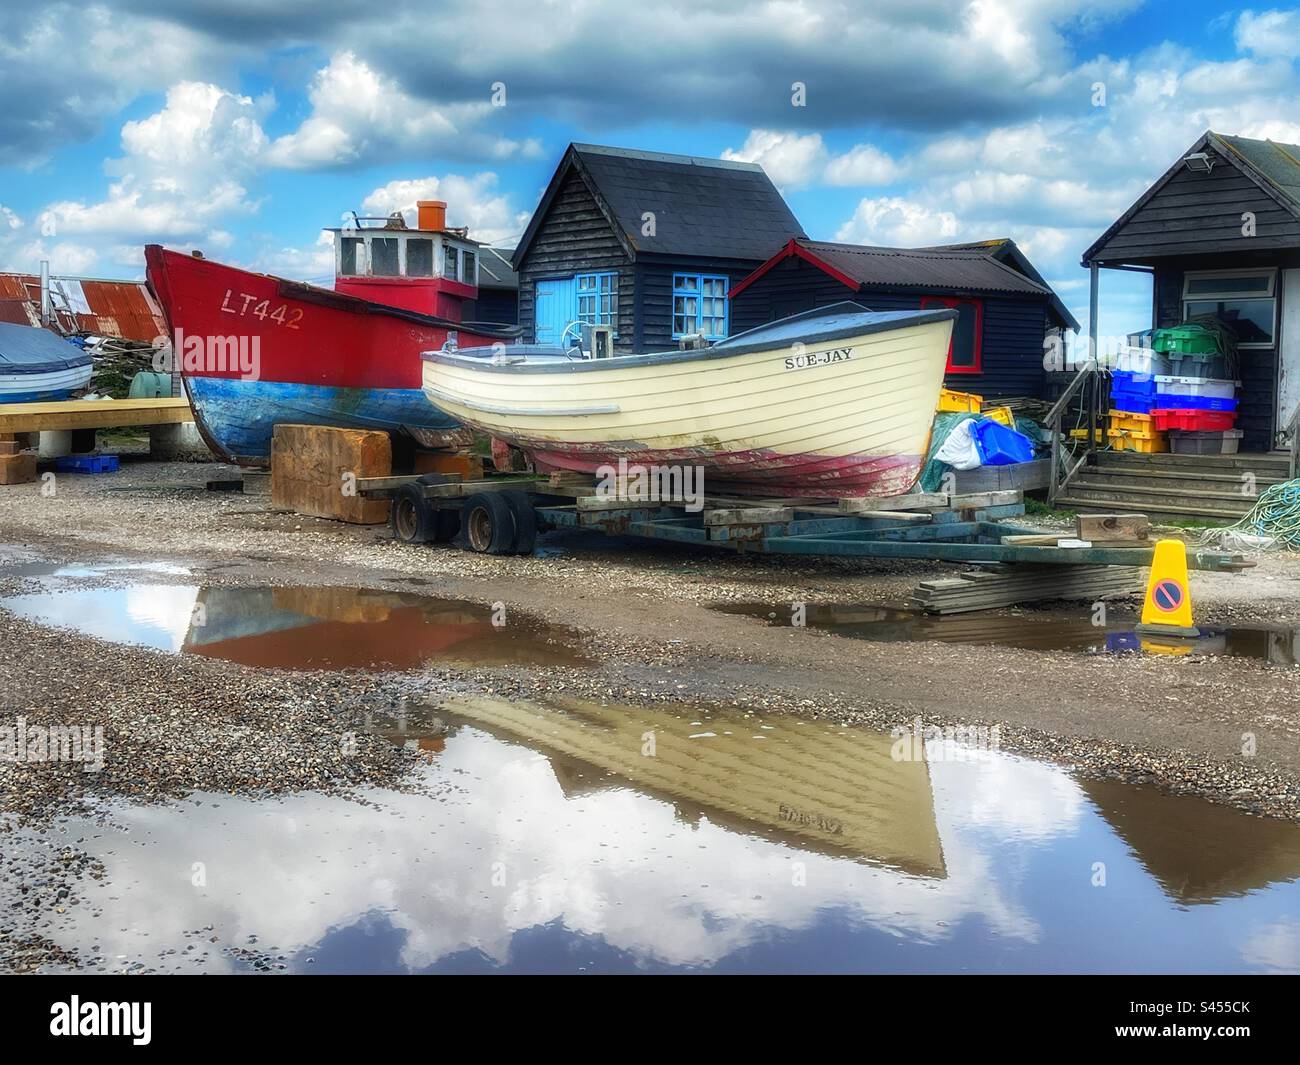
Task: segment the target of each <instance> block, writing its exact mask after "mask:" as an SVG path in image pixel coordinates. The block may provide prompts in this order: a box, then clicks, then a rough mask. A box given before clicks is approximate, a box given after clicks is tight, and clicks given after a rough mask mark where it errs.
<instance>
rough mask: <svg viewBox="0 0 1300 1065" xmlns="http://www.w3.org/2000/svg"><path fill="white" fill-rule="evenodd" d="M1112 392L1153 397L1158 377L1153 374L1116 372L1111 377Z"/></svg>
mask: <svg viewBox="0 0 1300 1065" xmlns="http://www.w3.org/2000/svg"><path fill="white" fill-rule="evenodd" d="M1110 378H1111V380H1110V387H1111V390H1112V391H1120V392H1131V393H1134V394H1137V395H1143V396H1153V395H1155V391H1156V375H1155V374H1153V373H1129V372H1128V371H1125V370H1116V371H1115V372H1114V373H1112V374H1111V375H1110Z"/></svg>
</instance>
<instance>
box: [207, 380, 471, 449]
mask: <svg viewBox="0 0 1300 1065" xmlns="http://www.w3.org/2000/svg"><path fill="white" fill-rule="evenodd" d="M185 387H186V390H187V391H188V392H189V396H190V405H191V406H192V407H193V408H194V415H195V418H196V419H198V422H199V431H200V432H201V433H202V434H203V437H204V439H205V440H206V441H207V443H208V446H209V447H211V448H212V449H213V451H215V452H216V453H217V454H218V455H219V456H220V457H221V458H223V459H225V460H226V461H228V462H238V463H241V464H248V463H265V464H269V463H270V461H271V436H272V434H273V432H274V431H275V425H276V423H277V422H285V423H293V424H297V425H336V426H346V427H347V428H350V429H376V430H382V431H384V432H389V433H401V432H404V431H408V430H426V431H430V432H445V431H447V430H450V429H455V428H456V427H457V425H458V423H457V422H456V420H455V419H454V418H452V417H451V416H450V415H447V414H444V413H443V412H442V411H440V410H438V408H436V407H435V406H433V404H431V403H430V402H429V401H428V400H427V399H425V397H424V393H423V392H421V391H420V389H418V388H334V387H330V386H327V385H303V384H293V383H288V382H283V381H241V380H239V379H238V378H231V377H186V378H185Z"/></svg>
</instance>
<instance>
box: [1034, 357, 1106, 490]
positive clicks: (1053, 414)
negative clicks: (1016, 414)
mask: <svg viewBox="0 0 1300 1065" xmlns="http://www.w3.org/2000/svg"><path fill="white" fill-rule="evenodd" d="M1098 370H1099V366H1098V364H1097V360H1096V359H1088V360H1086V361H1085V362H1084V363H1083V364H1082V365H1081V366H1080V367H1079V371H1078V373H1076V374H1075V375H1074V379H1073V380H1072V381H1071V382H1070V383H1069V384H1068V385H1066V386H1065V391H1064V392H1062V393H1061V398H1060V399H1058V400H1057V401H1056V402H1055V403H1054V404H1053V405H1052V409H1051V410H1050V411H1048V412H1047V417H1046V418H1044V419H1043V421H1044V423H1045V424H1046V426H1047V429H1048V431H1049V432H1050V433H1051V434H1052V469H1051V473H1050V474H1049V476H1048V480H1047V501H1048V503H1049V504H1051V503H1054V502H1055V501H1056V497H1057V496H1058V495H1059V494H1060V493H1061V491H1062V490H1063V489H1064V488H1065V486H1066V485H1068V484H1069V483H1070V480H1071V479H1072V478H1073V477H1074V475H1075V474H1076V473H1078V472H1079V470H1080V468H1081V467H1082V466H1083V465H1084V464H1085V463H1086V462H1087V461H1088V456H1089V455H1091V454H1092V453H1093V452H1094V451H1095V450H1096V449H1097V428H1096V427H1097V403H1096V395H1095V393H1094V394H1093V395H1091V396H1089V397H1088V428H1087V438H1086V440H1085V441H1084V447H1083V454H1082V455H1081V456H1080V457H1079V460H1078V461H1077V462H1075V463H1074V465H1072V466H1071V467H1070V468H1069V469H1068V470H1066V471H1065V475H1064V476H1061V419H1062V417H1063V416H1064V415H1065V412H1066V411H1067V410H1068V409H1069V406H1070V401H1071V400H1072V399H1073V398H1074V397H1075V395H1076V393H1078V392H1079V391H1080V389H1082V388H1083V387H1084V386H1085V385H1086V384H1089V383H1090V382H1091V381H1092V380H1093V375H1094V374H1096V373H1097V371H1098Z"/></svg>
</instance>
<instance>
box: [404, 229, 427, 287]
mask: <svg viewBox="0 0 1300 1065" xmlns="http://www.w3.org/2000/svg"><path fill="white" fill-rule="evenodd" d="M406 276H407V277H432V276H433V241H432V240H428V239H426V238H424V237H408V238H407V240H406Z"/></svg>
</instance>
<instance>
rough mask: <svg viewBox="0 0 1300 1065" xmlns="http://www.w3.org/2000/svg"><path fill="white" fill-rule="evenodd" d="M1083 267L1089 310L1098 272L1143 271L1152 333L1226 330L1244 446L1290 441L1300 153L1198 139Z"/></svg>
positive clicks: (1299, 370) (1298, 333)
mask: <svg viewBox="0 0 1300 1065" xmlns="http://www.w3.org/2000/svg"><path fill="white" fill-rule="evenodd" d="M1083 265H1084V266H1085V267H1088V268H1089V269H1090V270H1091V272H1092V286H1093V293H1092V303H1093V307H1094V308H1095V307H1096V305H1097V301H1098V299H1099V295H1098V287H1099V272H1100V271H1101V270H1102V269H1122V270H1137V271H1142V272H1146V273H1149V274H1151V276H1152V308H1151V325H1152V327H1154V328H1159V327H1164V326H1170V325H1177V324H1178V323H1179V322H1182V321H1185V320H1186V319H1188V318H1191V317H1193V316H1195V315H1201V314H1212V315H1214V316H1216V317H1218V318H1219V319H1220V320H1222V321H1223V322H1224V323H1226V324H1227V325H1228V326H1229V327H1230V328H1231V329H1232V330H1233V332H1234V333H1235V335H1236V338H1237V343H1238V376H1239V378H1240V380H1241V387H1240V389H1239V390H1238V394H1237V399H1238V413H1237V427H1238V428H1239V429H1241V430H1243V432H1244V436H1243V438H1242V450H1243V451H1254V452H1259V451H1268V450H1270V449H1271V448H1273V447H1275V446H1277V445H1278V444H1279V443H1281V441H1282V439H1283V438H1284V437H1286V436H1287V435H1288V427H1289V426H1290V424H1291V420H1292V418H1293V417H1294V416H1295V414H1296V411H1297V409H1300V145H1294V144H1279V143H1276V142H1274V141H1268V140H1253V139H1250V138H1247V137H1232V136H1227V135H1224V134H1221V133H1214V132H1212V131H1211V132H1207V133H1205V134H1203V135H1202V136H1201V137H1200V139H1199V140H1197V141H1196V143H1195V144H1193V145H1192V146H1191V148H1189V149H1188V150H1187V152H1185V153H1184V154H1183V155H1182V156H1181V157H1180V158H1178V159H1177V160H1175V161H1174V164H1173V166H1171V167H1170V168H1169V169H1168V170H1166V171H1165V172H1164V174H1162V175H1161V176H1160V177H1159V178H1158V179H1157V180H1156V181H1155V183H1154V184H1152V186H1151V187H1150V188H1149V189H1147V191H1146V192H1144V193H1143V194H1142V196H1141V197H1140V198H1139V199H1138V201H1137V202H1136V203H1135V204H1133V206H1132V207H1130V208H1129V209H1128V210H1127V211H1125V212H1124V213H1123V214H1122V215H1121V216H1120V217H1119V218H1118V219H1117V220H1116V221H1115V223H1114V224H1113V225H1112V226H1111V227H1110V228H1109V229H1107V230H1106V232H1105V233H1103V234H1102V235H1101V236H1100V237H1099V238H1098V239H1097V241H1096V242H1095V243H1094V244H1093V245H1092V247H1090V248H1089V249H1088V250H1087V251H1086V252H1084V253H1083ZM1093 317H1094V320H1095V318H1096V313H1095V310H1094V313H1093ZM1093 329H1094V331H1095V329H1096V326H1095V325H1094V326H1093ZM1101 350H1104V346H1103V347H1102V348H1101Z"/></svg>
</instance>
